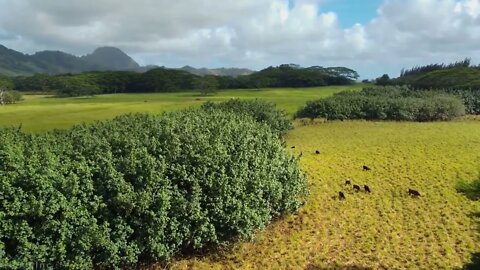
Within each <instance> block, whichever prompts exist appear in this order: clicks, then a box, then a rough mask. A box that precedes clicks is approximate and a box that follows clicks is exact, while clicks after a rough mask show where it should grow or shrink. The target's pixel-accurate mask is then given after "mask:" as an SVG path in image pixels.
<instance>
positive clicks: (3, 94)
mask: <svg viewBox="0 0 480 270" xmlns="http://www.w3.org/2000/svg"><path fill="white" fill-rule="evenodd" d="M22 99H23V95H22V93H20V92H18V91H13V90H3V89H1V88H0V105H4V104H14V103H17V102H18V101H20V100H22Z"/></svg>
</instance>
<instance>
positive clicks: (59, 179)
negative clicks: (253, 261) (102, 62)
mask: <svg viewBox="0 0 480 270" xmlns="http://www.w3.org/2000/svg"><path fill="white" fill-rule="evenodd" d="M260 111H261V110H260ZM0 141H1V142H2V143H1V144H0V194H1V200H0V217H1V219H0V266H9V267H11V268H30V267H32V264H33V263H39V264H40V265H47V266H49V267H53V268H65V269H74V268H91V267H92V266H95V265H96V266H103V267H107V268H110V267H115V268H118V267H123V266H127V265H131V264H134V263H136V262H138V261H165V260H168V259H170V258H171V257H172V256H174V255H178V254H182V253H184V252H187V253H188V252H191V251H196V250H201V249H205V248H211V247H216V246H219V245H225V244H229V243H231V242H233V241H236V240H238V239H250V238H252V236H253V234H254V233H255V231H256V230H257V229H262V228H264V227H265V226H266V225H267V224H268V223H269V222H270V221H271V220H272V219H273V218H275V217H279V216H282V215H285V214H287V213H291V212H293V211H295V210H296V209H297V208H299V206H301V205H302V203H303V202H304V200H305V198H306V193H307V187H306V179H305V176H304V175H303V174H302V173H301V172H300V170H299V167H298V165H297V159H296V158H294V157H293V156H292V155H290V154H289V153H287V151H286V150H285V148H284V146H283V144H282V141H281V140H279V138H278V136H277V134H276V133H274V132H272V130H271V129H270V128H269V127H268V126H267V125H265V124H262V123H258V122H256V121H255V120H254V118H253V117H251V116H248V115H244V114H237V113H233V112H229V111H226V110H221V109H214V108H210V109H208V110H200V109H191V110H186V111H181V112H177V113H169V114H165V115H163V116H149V115H126V116H120V117H117V118H115V119H114V120H111V121H105V122H97V123H95V124H93V125H89V126H87V125H79V126H75V127H73V128H71V129H69V130H63V131H58V130H57V131H54V132H48V133H42V134H26V133H23V132H21V131H20V130H19V129H13V128H10V129H0Z"/></svg>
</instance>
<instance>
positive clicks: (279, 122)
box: [202, 99, 293, 136]
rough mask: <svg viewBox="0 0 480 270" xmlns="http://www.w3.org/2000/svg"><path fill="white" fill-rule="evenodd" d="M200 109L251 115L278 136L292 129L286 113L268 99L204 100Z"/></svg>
mask: <svg viewBox="0 0 480 270" xmlns="http://www.w3.org/2000/svg"><path fill="white" fill-rule="evenodd" d="M202 109H204V110H212V109H213V110H222V111H228V112H235V113H239V114H244V115H248V116H251V117H253V119H255V121H257V122H259V123H263V124H266V125H268V126H269V127H270V128H271V130H272V131H273V132H274V133H276V134H278V135H279V136H283V135H285V134H286V133H287V132H288V131H290V130H292V129H293V125H292V121H291V120H289V119H288V117H287V115H286V113H285V112H284V111H283V110H280V109H278V108H277V106H276V104H275V103H273V102H269V101H263V100H258V99H255V100H241V99H230V100H228V101H225V102H221V103H213V102H206V103H204V104H203V105H202Z"/></svg>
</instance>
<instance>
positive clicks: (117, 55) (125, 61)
mask: <svg viewBox="0 0 480 270" xmlns="http://www.w3.org/2000/svg"><path fill="white" fill-rule="evenodd" d="M82 59H83V60H85V61H86V62H88V63H90V64H92V65H97V66H99V67H102V68H105V69H110V70H133V69H137V68H139V67H140V65H139V64H138V63H137V62H135V60H133V59H132V58H131V57H130V56H128V55H127V54H126V53H124V52H123V51H122V50H120V49H119V48H116V47H99V48H96V49H95V50H94V51H93V52H92V53H91V54H87V55H85V56H82Z"/></svg>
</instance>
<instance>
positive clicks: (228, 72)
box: [179, 66, 255, 77]
mask: <svg viewBox="0 0 480 270" xmlns="http://www.w3.org/2000/svg"><path fill="white" fill-rule="evenodd" d="M179 70H183V71H187V72H190V73H192V74H195V75H198V76H205V75H216V76H229V77H237V76H242V75H250V74H252V73H254V72H255V71H253V70H250V69H246V68H213V69H208V68H194V67H191V66H184V67H182V68H179Z"/></svg>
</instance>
